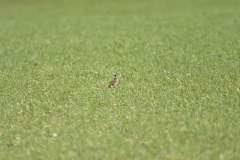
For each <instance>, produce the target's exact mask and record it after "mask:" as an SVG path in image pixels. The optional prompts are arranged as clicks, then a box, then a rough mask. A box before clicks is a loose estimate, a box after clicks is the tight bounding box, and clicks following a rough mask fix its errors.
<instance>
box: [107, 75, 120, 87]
mask: <svg viewBox="0 0 240 160" xmlns="http://www.w3.org/2000/svg"><path fill="white" fill-rule="evenodd" d="M117 83H118V78H117V75H116V74H115V75H114V78H113V80H112V81H111V82H109V85H108V88H112V87H114V85H116V84H117Z"/></svg>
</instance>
